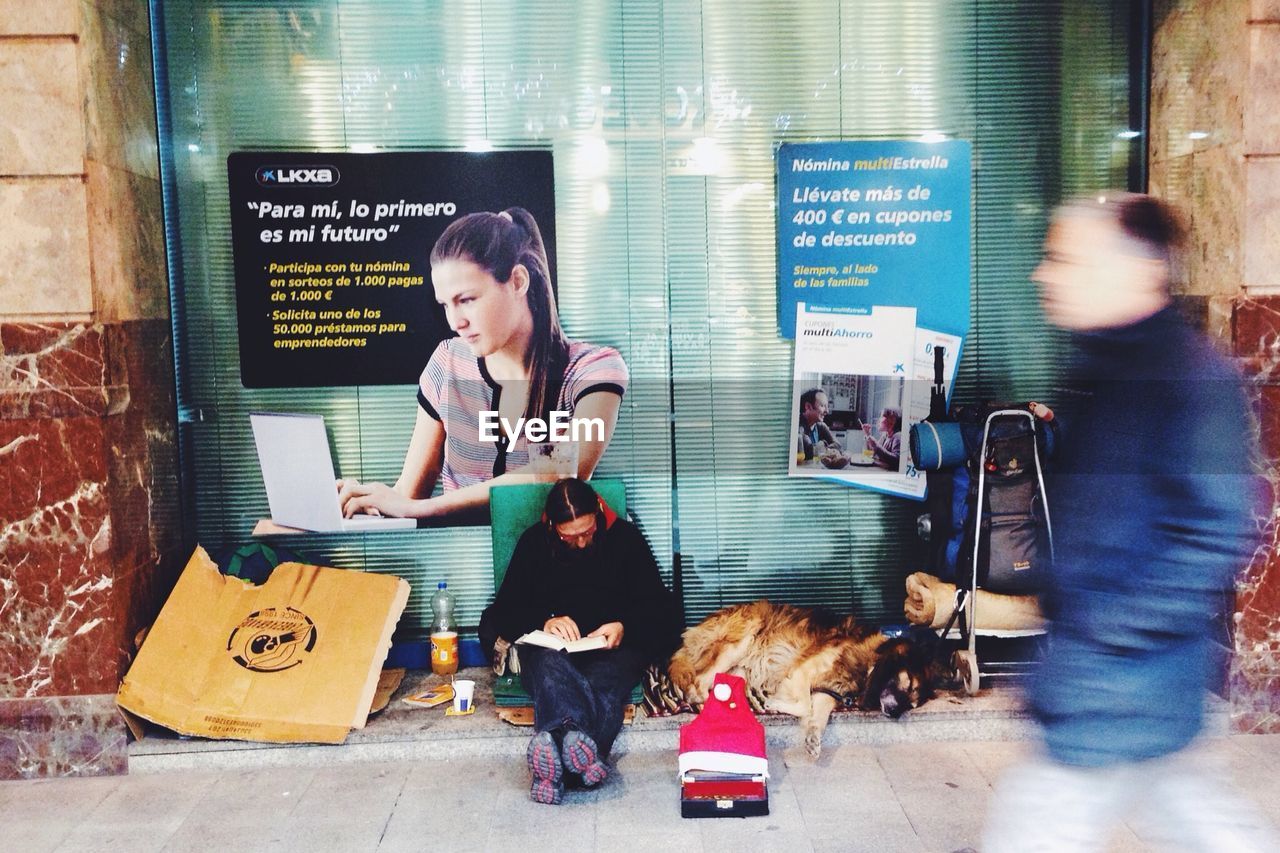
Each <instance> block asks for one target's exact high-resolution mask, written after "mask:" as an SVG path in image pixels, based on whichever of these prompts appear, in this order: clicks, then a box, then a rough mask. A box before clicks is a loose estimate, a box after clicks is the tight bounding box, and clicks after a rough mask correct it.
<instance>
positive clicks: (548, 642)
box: [516, 631, 608, 652]
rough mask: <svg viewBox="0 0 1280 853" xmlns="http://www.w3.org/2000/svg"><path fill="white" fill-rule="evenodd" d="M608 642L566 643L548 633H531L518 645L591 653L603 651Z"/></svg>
mask: <svg viewBox="0 0 1280 853" xmlns="http://www.w3.org/2000/svg"><path fill="white" fill-rule="evenodd" d="M607 642H608V641H607V640H605V638H604V637H582V638H581V639H578V640H574V641H573V642H572V643H569V642H565V641H564V640H562V639H560V638H559V637H557V636H556V635H555V634H548V633H547V632H546V631H530V632H529V633H527V634H525V635H524V636H523V637H521V638H520V639H518V640H516V643H517V644H519V643H524V644H525V645H527V646H542V647H543V648H547V649H564V650H565V651H566V652H589V651H591V650H592V649H603V648H604V647H605V645H606V643H607Z"/></svg>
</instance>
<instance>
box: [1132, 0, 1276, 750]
mask: <svg viewBox="0 0 1280 853" xmlns="http://www.w3.org/2000/svg"><path fill="white" fill-rule="evenodd" d="M1155 6H1156V8H1155V38H1154V43H1153V51H1152V54H1153V55H1152V72H1153V80H1152V100H1151V160H1150V165H1151V192H1153V193H1155V194H1156V195H1159V196H1162V197H1164V198H1168V199H1171V200H1173V201H1175V202H1177V203H1178V204H1179V205H1180V206H1181V207H1182V208H1183V209H1184V210H1185V211H1187V213H1188V218H1189V227H1190V241H1189V250H1190V251H1189V253H1188V254H1189V257H1188V262H1187V270H1186V273H1187V286H1186V292H1187V293H1188V294H1194V295H1197V296H1200V297H1202V298H1205V299H1206V300H1207V301H1208V304H1209V306H1210V309H1209V326H1210V329H1211V330H1212V331H1213V332H1214V333H1215V334H1216V335H1217V336H1218V337H1219V339H1220V340H1221V341H1222V344H1223V346H1224V348H1226V349H1229V350H1230V351H1232V352H1233V353H1234V354H1235V355H1236V356H1238V357H1239V358H1240V359H1241V364H1242V365H1243V366H1244V369H1245V371H1246V373H1247V374H1248V375H1249V376H1250V377H1251V378H1252V379H1253V387H1254V390H1255V400H1256V407H1257V413H1258V426H1259V428H1260V436H1259V437H1260V443H1261V447H1262V457H1263V458H1262V460H1260V468H1261V473H1262V474H1263V475H1264V476H1265V478H1266V479H1267V480H1268V482H1269V483H1270V484H1271V486H1272V501H1271V502H1270V503H1269V504H1268V505H1265V506H1264V507H1262V508H1261V509H1260V511H1259V517H1258V524H1259V527H1260V528H1261V529H1262V530H1263V537H1264V544H1263V546H1262V547H1261V548H1260V549H1259V551H1258V553H1257V555H1256V556H1255V559H1254V560H1253V562H1252V564H1251V565H1250V566H1249V567H1248V569H1247V570H1246V571H1245V572H1244V574H1243V575H1242V577H1241V579H1240V583H1239V586H1238V590H1237V601H1236V614H1235V625H1234V632H1235V636H1234V647H1235V648H1234V651H1235V655H1234V658H1233V662H1232V667H1231V674H1230V694H1231V701H1232V706H1233V717H1234V720H1235V724H1236V727H1237V729H1238V730H1240V731H1250V732H1280V525H1277V519H1278V518H1280V504H1277V503H1276V501H1277V500H1280V2H1277V0H1252V2H1250V0H1218V1H1217V2H1213V3H1204V2H1193V0H1159V2H1157V3H1156V4H1155Z"/></svg>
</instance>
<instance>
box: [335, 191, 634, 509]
mask: <svg viewBox="0 0 1280 853" xmlns="http://www.w3.org/2000/svg"><path fill="white" fill-rule="evenodd" d="M431 283H432V286H433V288H434V290H435V298H436V301H437V302H439V303H440V304H441V305H443V306H444V311H445V318H446V319H447V321H448V323H449V328H451V329H452V330H454V331H455V332H457V333H458V336H457V337H455V338H449V339H447V340H445V341H442V342H441V343H440V345H439V346H438V347H436V350H435V352H434V353H433V354H432V355H431V359H430V360H429V361H428V362H427V366H426V369H425V370H424V371H423V372H422V377H421V379H420V380H419V382H418V404H419V406H418V417H417V421H416V423H415V425H414V429H413V436H412V438H411V439H410V441H409V449H408V451H407V452H406V454H405V460H404V467H403V470H402V471H401V474H400V478H399V479H398V480H397V481H396V483H395V485H394V486H387V485H385V484H382V483H360V482H357V481H353V480H346V481H339V484H338V487H339V496H340V500H341V503H342V509H343V513H344V514H345V515H346V516H348V517H350V516H351V515H353V514H355V513H368V512H373V513H380V514H382V515H388V516H397V517H413V518H424V519H425V518H434V517H439V516H443V515H449V514H453V513H459V512H465V511H467V510H475V509H480V508H484V507H487V505H488V500H489V487H490V486H492V485H501V484H504V483H515V482H529V481H530V480H531V479H539V480H547V481H552V480H555V479H557V478H558V476H557V470H558V469H555V468H553V467H551V466H548V467H547V468H546V470H543V469H542V468H541V466H530V465H529V462H530V457H529V447H528V444H527V442H526V441H525V440H524V438H523V437H520V438H517V439H516V440H515V441H511V440H510V438H509V432H510V430H508V429H504V427H503V426H502V423H503V422H504V421H505V424H506V426H507V427H509V428H511V429H514V428H515V425H516V424H517V422H518V421H519V419H521V418H523V419H524V420H525V421H526V422H527V421H528V420H530V419H532V418H538V419H541V420H543V421H545V422H548V423H550V422H551V419H552V416H553V415H555V414H556V413H567V414H568V416H569V417H570V418H573V419H575V420H577V421H578V422H579V425H580V427H581V431H580V438H581V440H579V441H578V442H576V450H577V454H576V455H577V466H576V469H575V470H574V471H570V472H561V473H560V474H559V476H563V475H564V474H565V473H569V474H576V475H577V476H578V477H580V478H582V479H586V478H588V477H590V476H591V473H592V472H593V471H594V470H595V467H596V463H598V462H599V461H600V457H601V456H602V455H603V454H604V451H605V448H606V447H608V445H609V439H610V438H611V437H612V435H613V428H614V424H615V422H616V420H617V417H618V409H619V407H620V405H621V403H622V395H623V393H624V392H625V390H626V386H627V380H628V372H627V366H626V363H625V362H624V361H623V360H622V356H621V355H619V354H618V351H617V350H615V349H612V348H611V347H606V346H599V345H596V344H590V343H586V342H583V341H571V340H569V339H568V338H566V337H565V335H564V332H563V331H562V330H561V328H560V318H559V316H558V314H557V312H556V302H555V294H554V292H553V290H552V287H551V274H550V269H549V265H548V263H547V253H546V248H545V247H544V245H543V242H542V233H541V231H540V230H539V228H538V224H537V222H535V221H534V219H533V216H532V215H531V214H530V213H529V212H528V211H527V210H525V209H524V208H520V207H512V208H508V209H507V210H504V211H502V212H501V213H472V214H468V215H467V216H464V217H462V218H460V219H458V220H457V221H455V222H453V223H452V224H450V225H449V227H448V228H447V229H445V232H444V233H443V234H441V235H440V239H439V240H437V241H436V244H435V247H434V248H433V249H432V250H431ZM495 421H496V423H495ZM495 427H496V428H495ZM522 468H527V470H524V471H521V470H520V469H522ZM437 480H439V481H441V482H442V484H443V489H444V491H443V493H442V494H440V495H437V496H435V497H431V493H432V491H433V489H434V488H435V484H436V482H437Z"/></svg>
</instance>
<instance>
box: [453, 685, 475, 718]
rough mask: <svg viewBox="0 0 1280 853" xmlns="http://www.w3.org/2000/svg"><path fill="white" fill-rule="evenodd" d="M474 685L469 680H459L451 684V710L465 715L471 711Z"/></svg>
mask: <svg viewBox="0 0 1280 853" xmlns="http://www.w3.org/2000/svg"><path fill="white" fill-rule="evenodd" d="M475 690H476V683H475V682H474V681H471V680H470V679H466V678H460V679H457V680H456V681H454V682H453V710H454V712H455V713H458V714H465V713H467V712H468V711H470V710H471V700H472V697H473V696H475Z"/></svg>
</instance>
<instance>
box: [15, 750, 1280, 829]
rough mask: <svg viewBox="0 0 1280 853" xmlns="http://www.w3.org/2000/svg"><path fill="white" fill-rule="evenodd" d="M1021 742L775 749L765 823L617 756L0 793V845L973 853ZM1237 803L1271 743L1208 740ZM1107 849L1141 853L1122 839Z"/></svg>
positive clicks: (1275, 817)
mask: <svg viewBox="0 0 1280 853" xmlns="http://www.w3.org/2000/svg"><path fill="white" fill-rule="evenodd" d="M1028 748H1029V746H1028V744H1026V743H1021V742H1011V741H1004V742H984V741H973V740H967V741H958V742H957V741H952V742H906V743H892V744H882V745H874V744H860V743H848V742H837V743H835V744H832V745H829V746H828V747H827V748H826V749H825V751H824V754H823V756H822V758H821V759H820V760H819V761H818V762H817V763H816V764H814V763H811V762H809V761H808V760H807V758H805V757H804V755H803V753H802V752H800V751H799V750H796V749H794V748H791V747H774V748H772V749H771V754H770V766H771V768H772V774H773V778H772V780H771V782H770V814H769V815H768V816H767V817H760V818H748V819H724V820H698V821H694V820H682V819H681V818H680V816H679V806H678V802H677V786H676V782H675V775H676V774H675V756H674V754H673V752H672V751H671V750H668V749H644V750H636V751H632V752H622V753H619V754H618V755H616V756H615V758H616V767H615V772H614V774H613V776H612V777H611V778H610V779H609V780H608V781H607V782H606V783H605V784H604V785H603V786H602V787H601V788H599V789H597V790H594V791H590V792H570V793H569V794H567V796H566V800H565V803H564V805H561V806H558V807H554V806H540V805H537V804H535V803H531V802H530V801H529V800H528V777H527V771H526V770H525V767H524V762H523V760H521V759H519V758H516V757H514V756H511V755H474V756H470V757H465V758H440V757H436V758H423V759H414V760H410V759H403V758H402V759H397V760H390V761H374V762H365V763H342V764H330V765H324V764H320V765H318V766H279V767H258V768H229V769H224V770H205V769H186V770H170V771H160V772H151V773H135V774H133V775H130V776H125V777H105V778H93V779H64V780H46V781H33V782H4V783H0V849H3V850H5V851H14V853H28V851H30V853H38V851H59V853H69V851H105V850H124V851H149V850H166V851H184V850H193V851H237V850H247V851H248V850H252V851H294V850H296V851H307V853H318V851H329V850H333V851H375V850H377V851H418V850H447V851H468V850H476V851H481V850H484V851H506V850H510V851H518V853H535V851H541V850H548V851H564V853H569V851H580V850H607V851H614V850H618V851H630V850H636V851H646V853H653V851H665V850H679V851H691V852H696V851H700V850H701V851H722V850H723V851H735V853H743V851H752V853H755V851H768V850H780V851H788V853H794V851H809V850H813V851H825V850H832V851H836V850H839V851H861V850H867V851H873V850H874V851H899V850H901V851H951V850H957V849H962V848H965V847H975V848H976V847H978V846H979V837H980V831H981V826H982V821H983V814H984V810H985V808H986V804H987V800H988V797H989V795H990V792H991V783H992V781H993V780H994V779H995V778H996V777H997V776H998V775H999V774H1000V772H1001V771H1002V769H1003V768H1005V767H1007V766H1008V765H1009V763H1010V762H1011V761H1013V760H1015V759H1016V758H1017V756H1018V755H1020V754H1022V753H1023V752H1024V751H1025V750H1026V749H1028ZM1206 748H1207V749H1209V750H1211V751H1212V752H1213V753H1214V754H1216V755H1219V756H1221V757H1222V758H1224V759H1225V761H1226V762H1227V764H1228V766H1229V767H1230V768H1231V771H1232V773H1233V775H1234V777H1235V779H1236V781H1237V784H1238V786H1239V787H1240V788H1241V790H1242V791H1243V792H1244V794H1245V796H1247V797H1248V798H1249V799H1251V800H1253V801H1254V802H1256V803H1257V804H1258V806H1259V807H1260V808H1261V809H1262V810H1263V812H1264V813H1266V814H1267V815H1268V817H1269V818H1270V819H1271V820H1272V822H1273V823H1280V735H1274V736H1273V735H1253V736H1235V737H1230V738H1215V739H1212V740H1210V741H1208V743H1207V745H1206ZM1112 849H1114V850H1121V851H1130V850H1143V849H1145V847H1144V846H1143V843H1142V840H1141V839H1140V838H1139V837H1137V836H1136V835H1135V834H1134V833H1133V832H1132V831H1130V830H1129V829H1127V828H1126V829H1124V830H1122V831H1121V832H1119V833H1118V834H1117V835H1116V837H1115V839H1114V843H1113V845H1112Z"/></svg>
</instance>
